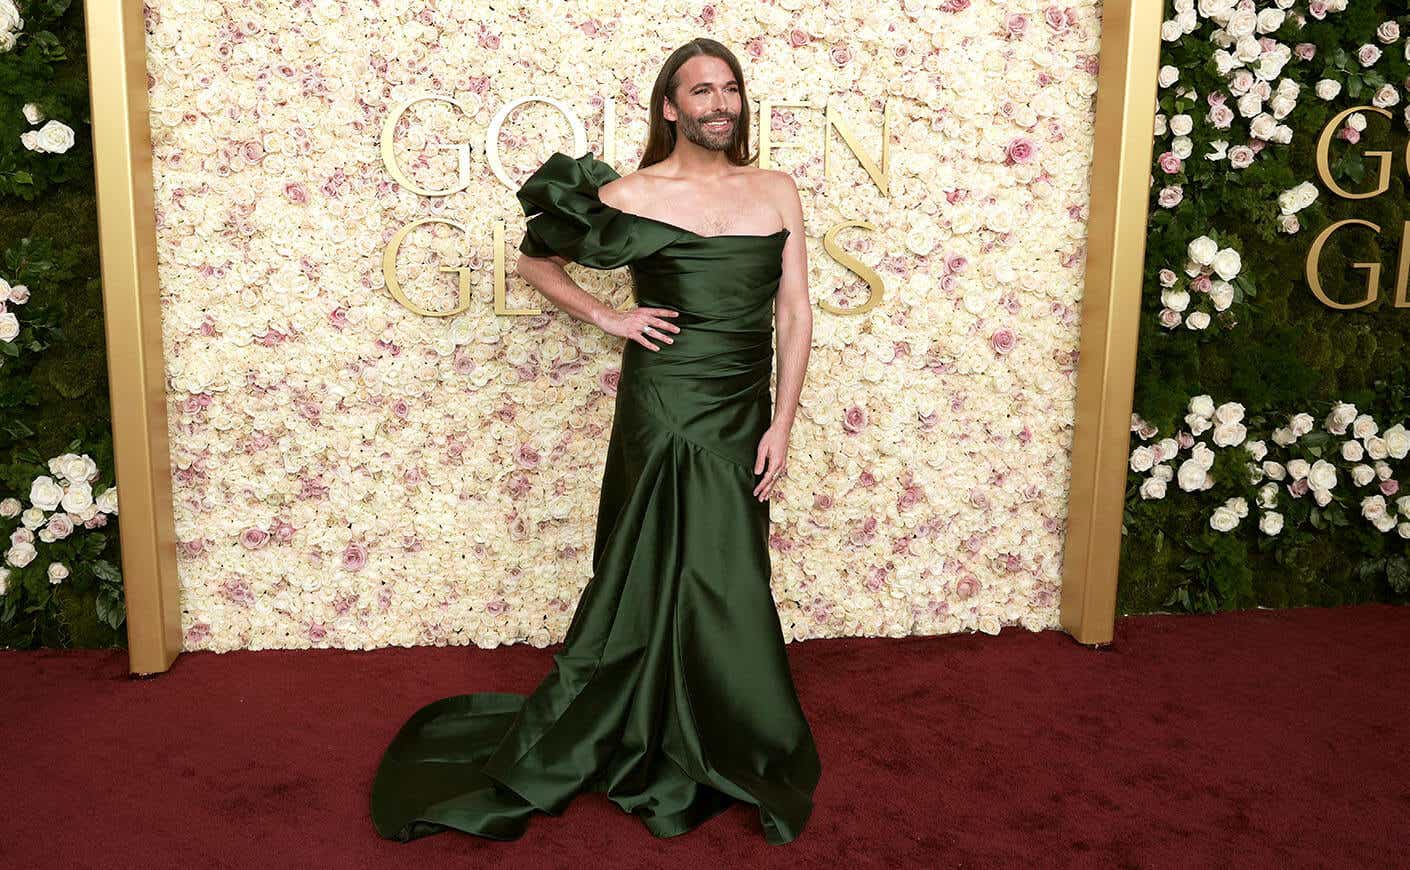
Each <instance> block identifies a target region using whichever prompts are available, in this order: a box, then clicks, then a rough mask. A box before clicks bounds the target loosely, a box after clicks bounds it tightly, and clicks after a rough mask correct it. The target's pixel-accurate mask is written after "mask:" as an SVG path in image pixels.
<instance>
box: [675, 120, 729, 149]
mask: <svg viewBox="0 0 1410 870" xmlns="http://www.w3.org/2000/svg"><path fill="white" fill-rule="evenodd" d="M722 118H723V119H725V120H727V121H729V122H730V125H729V126H728V127H726V128H725V129H724V130H722V131H720V132H718V133H717V132H715V131H714V130H711V129H710V128H708V127H706V126H705V124H706V123H707V122H709V121H712V120H715V121H718V120H720V119H722ZM738 123H739V118H738V117H737V116H734V115H730V114H728V113H723V112H722V113H717V114H714V115H701V116H700V117H698V118H692V117H690V116H689V115H681V116H680V120H679V121H678V122H677V124H676V129H677V130H678V131H679V132H680V134H681V135H682V136H684V137H685V138H686V139H688V140H690V141H691V142H694V143H695V144H696V145H699V146H700V147H701V148H706V149H708V150H710V151H724V150H726V149H728V148H729V146H730V143H732V142H733V141H734V131H735V125H736V124H738Z"/></svg>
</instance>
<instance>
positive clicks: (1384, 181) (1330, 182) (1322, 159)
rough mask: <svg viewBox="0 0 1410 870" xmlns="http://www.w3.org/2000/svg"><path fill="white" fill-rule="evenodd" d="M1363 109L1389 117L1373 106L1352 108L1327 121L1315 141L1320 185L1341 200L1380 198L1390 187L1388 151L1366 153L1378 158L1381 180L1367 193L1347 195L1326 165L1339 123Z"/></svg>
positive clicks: (1389, 156)
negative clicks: (1319, 136) (1320, 134)
mask: <svg viewBox="0 0 1410 870" xmlns="http://www.w3.org/2000/svg"><path fill="white" fill-rule="evenodd" d="M1363 109H1369V110H1370V111H1372V112H1380V113H1381V114H1382V115H1385V116H1386V117H1387V118H1389V117H1391V114H1390V111H1389V110H1387V109H1378V108H1376V107H1375V106H1354V107H1352V108H1350V109H1347V110H1346V111H1344V112H1342V113H1341V114H1339V115H1337V116H1336V117H1335V118H1333V119H1332V120H1330V121H1328V122H1327V126H1326V127H1324V128H1322V136H1321V138H1320V139H1318V140H1317V174H1318V175H1319V176H1321V178H1322V183H1323V184H1325V185H1327V187H1328V188H1329V189H1330V190H1331V191H1332V193H1335V194H1336V195H1337V196H1340V197H1341V198H1343V199H1370V198H1371V197H1373V196H1380V195H1381V194H1383V193H1385V192H1386V190H1387V189H1388V188H1389V187H1390V160H1391V155H1390V152H1389V151H1367V152H1366V156H1367V157H1379V158H1380V159H1381V169H1380V175H1381V178H1380V183H1379V184H1378V185H1376V189H1375V190H1372V191H1369V192H1367V193H1349V192H1348V191H1346V190H1345V189H1344V188H1343V187H1342V186H1341V185H1339V184H1337V182H1336V179H1334V178H1332V169H1331V166H1330V164H1329V163H1328V157H1327V152H1328V151H1329V150H1330V149H1331V147H1332V136H1334V135H1335V134H1336V132H1337V130H1339V129H1341V122H1342V121H1343V120H1344V119H1345V118H1346V116H1347V115H1350V114H1352V113H1353V112H1360V111H1362V110H1363Z"/></svg>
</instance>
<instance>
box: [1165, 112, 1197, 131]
mask: <svg viewBox="0 0 1410 870" xmlns="http://www.w3.org/2000/svg"><path fill="white" fill-rule="evenodd" d="M1194 129H1195V120H1194V118H1191V117H1190V116H1189V115H1187V114H1185V113H1183V112H1181V113H1180V114H1178V115H1173V116H1171V118H1170V132H1172V133H1174V134H1175V135H1176V136H1188V135H1190V133H1191V131H1193V130H1194Z"/></svg>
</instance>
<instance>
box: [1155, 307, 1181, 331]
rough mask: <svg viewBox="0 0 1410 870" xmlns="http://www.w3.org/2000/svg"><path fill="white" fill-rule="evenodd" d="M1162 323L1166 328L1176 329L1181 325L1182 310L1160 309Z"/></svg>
mask: <svg viewBox="0 0 1410 870" xmlns="http://www.w3.org/2000/svg"><path fill="white" fill-rule="evenodd" d="M1160 325H1161V326H1163V327H1165V328H1166V329H1174V328H1175V327H1177V326H1179V325H1180V312H1178V311H1176V310H1174V309H1173V308H1162V309H1160Z"/></svg>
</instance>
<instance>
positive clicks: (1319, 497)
mask: <svg viewBox="0 0 1410 870" xmlns="http://www.w3.org/2000/svg"><path fill="white" fill-rule="evenodd" d="M1308 492H1310V493H1312V500H1313V501H1315V502H1317V506H1318V507H1326V506H1327V505H1328V504H1330V503H1331V501H1332V491H1331V490H1330V489H1309V490H1308Z"/></svg>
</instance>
